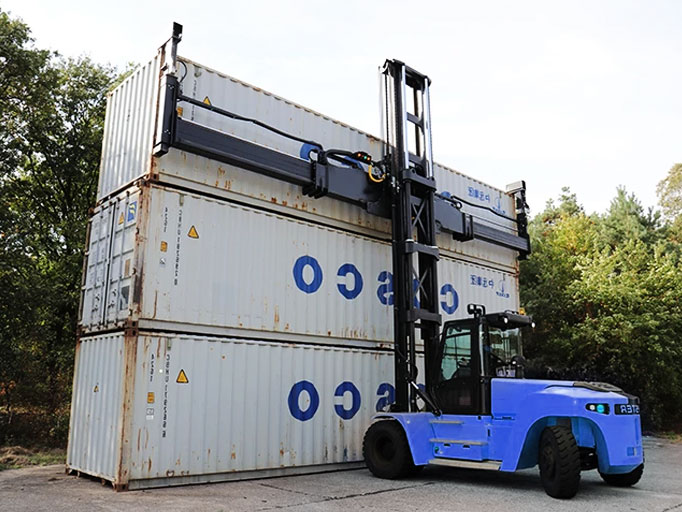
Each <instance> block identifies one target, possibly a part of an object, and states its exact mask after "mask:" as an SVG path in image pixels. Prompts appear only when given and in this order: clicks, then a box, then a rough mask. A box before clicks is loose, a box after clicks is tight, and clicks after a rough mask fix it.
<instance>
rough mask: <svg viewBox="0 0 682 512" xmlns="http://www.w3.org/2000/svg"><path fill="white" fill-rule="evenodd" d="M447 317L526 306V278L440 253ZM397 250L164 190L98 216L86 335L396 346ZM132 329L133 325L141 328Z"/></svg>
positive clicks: (87, 281) (89, 265) (84, 305)
mask: <svg viewBox="0 0 682 512" xmlns="http://www.w3.org/2000/svg"><path fill="white" fill-rule="evenodd" d="M438 272H439V275H438V277H439V281H440V295H441V308H440V309H441V314H442V315H443V319H444V320H450V319H454V318H463V317H466V316H467V313H466V305H467V304H469V303H477V304H484V305H485V306H486V308H487V309H488V311H489V312H493V311H504V310H509V309H511V310H518V308H519V298H518V279H517V278H518V275H517V274H516V273H510V272H507V271H505V270H503V269H498V268H493V267H490V266H484V265H476V264H472V263H470V262H468V261H461V260H458V259H455V258H451V257H448V256H443V257H442V258H441V260H440V261H439V264H438ZM391 279H392V278H391V246H390V243H388V242H386V241H384V240H381V239H377V238H372V237H368V236H363V235H359V234H356V233H352V232H347V231H341V230H338V229H334V228H331V227H328V226H323V225H319V224H313V223H310V222H306V221H303V220H301V219H297V218H294V217H286V216H283V215H280V214H276V213H272V212H268V211H264V210H257V209H254V208H250V207H247V206H243V205H239V204H234V203H230V202H227V201H223V200H218V199H212V198H207V197H204V196H200V195H197V194H192V193H187V192H184V191H178V190H173V189H168V188H162V187H159V186H156V185H153V186H152V185H144V186H142V187H141V188H138V187H131V188H130V189H129V190H127V191H126V192H124V193H122V194H120V195H119V196H117V197H116V198H114V199H112V200H110V201H108V202H104V203H102V204H101V205H100V206H99V207H98V208H97V209H96V210H95V213H94V215H93V217H92V220H91V231H90V239H89V243H88V252H87V255H86V265H85V277H84V280H83V281H84V285H83V291H82V302H81V327H82V330H83V331H84V332H86V333H89V332H90V333H91V332H98V331H102V330H105V329H114V328H117V327H123V326H125V325H137V326H139V327H140V328H154V329H167V330H171V331H183V332H195V333H214V334H221V335H238V336H252V337H254V338H258V339H262V338H264V337H265V338H271V339H287V340H290V341H308V342H315V343H332V344H342V345H357V346H376V345H377V344H379V345H380V346H381V345H383V344H389V343H392V342H393V307H392V299H393V297H392V282H391ZM131 322H136V324H133V323H131Z"/></svg>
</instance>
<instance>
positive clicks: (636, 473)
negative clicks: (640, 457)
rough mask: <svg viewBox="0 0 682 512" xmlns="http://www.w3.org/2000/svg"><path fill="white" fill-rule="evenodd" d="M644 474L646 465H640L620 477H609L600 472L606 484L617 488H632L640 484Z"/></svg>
mask: <svg viewBox="0 0 682 512" xmlns="http://www.w3.org/2000/svg"><path fill="white" fill-rule="evenodd" d="M643 472H644V464H640V465H639V466H637V467H636V468H635V469H633V470H632V471H630V472H629V473H621V474H619V475H608V474H606V473H602V472H601V471H600V472H599V475H600V476H601V477H602V478H603V479H604V482H606V483H607V484H609V485H613V486H615V487H630V486H632V485H635V484H636V483H637V482H639V479H640V478H642V473H643Z"/></svg>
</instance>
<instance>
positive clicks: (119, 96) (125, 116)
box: [97, 56, 160, 201]
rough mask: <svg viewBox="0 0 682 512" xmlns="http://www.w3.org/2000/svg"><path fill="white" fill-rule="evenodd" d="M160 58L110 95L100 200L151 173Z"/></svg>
mask: <svg viewBox="0 0 682 512" xmlns="http://www.w3.org/2000/svg"><path fill="white" fill-rule="evenodd" d="M159 63H160V59H159V57H158V56H157V57H156V58H154V59H153V60H151V61H150V62H148V63H147V64H145V65H144V66H142V67H140V68H138V69H137V70H136V71H135V72H134V73H133V74H132V75H130V76H129V77H128V78H126V79H125V80H124V81H123V83H121V84H120V85H119V86H118V87H116V88H115V89H114V90H113V91H112V92H111V94H110V96H109V100H108V104H107V113H106V119H105V130H104V140H103V142H102V158H101V164H100V178H99V189H98V192H97V200H98V201H100V200H102V199H103V198H105V197H107V196H109V195H110V194H112V193H113V192H115V191H116V190H118V189H120V188H122V187H124V186H125V185H127V184H129V183H131V182H132V181H134V180H135V179H137V178H138V177H140V176H142V175H144V174H146V173H147V172H149V169H150V166H151V154H152V146H153V142H154V129H155V126H156V104H157V99H158V88H159V65H160V64H159Z"/></svg>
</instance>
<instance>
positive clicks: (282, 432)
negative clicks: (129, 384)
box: [130, 335, 393, 480]
mask: <svg viewBox="0 0 682 512" xmlns="http://www.w3.org/2000/svg"><path fill="white" fill-rule="evenodd" d="M137 372H138V373H137V375H136V383H139V384H136V390H135V393H136V394H135V402H134V428H133V429H132V436H133V437H132V439H131V440H130V441H131V445H132V447H133V456H132V459H131V461H132V462H131V472H130V478H131V480H138V479H147V478H159V477H164V478H166V477H171V478H172V477H179V476H188V475H203V474H211V473H221V472H230V471H248V470H257V469H272V468H281V467H291V466H306V465H312V464H330V463H340V462H350V461H358V460H361V459H362V436H363V434H364V431H365V429H366V428H367V425H368V424H369V421H370V419H371V417H372V415H373V414H374V413H375V411H376V410H377V407H378V406H379V407H383V406H385V405H386V404H387V403H388V397H389V395H390V393H391V391H390V390H392V385H391V382H392V375H393V373H392V372H393V358H392V355H391V353H390V352H380V351H368V350H359V349H340V348H331V347H322V346H303V345H295V344H286V343H272V342H259V341H244V340H235V339H229V338H206V337H201V336H182V335H168V336H164V337H157V336H142V335H141V336H140V338H139V344H138V367H137Z"/></svg>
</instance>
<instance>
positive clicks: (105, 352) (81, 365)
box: [67, 333, 124, 481]
mask: <svg viewBox="0 0 682 512" xmlns="http://www.w3.org/2000/svg"><path fill="white" fill-rule="evenodd" d="M77 353H78V356H77V359H76V368H75V377H74V387H73V397H72V401H73V404H72V416H71V428H70V430H69V451H68V455H67V466H68V467H69V468H70V469H73V470H77V471H82V472H84V473H88V474H90V475H94V476H99V477H102V478H106V479H108V480H112V481H113V480H114V479H115V476H116V465H117V461H118V457H119V453H120V450H121V445H120V432H119V431H120V426H121V414H122V400H123V375H124V368H123V357H124V343H123V335H122V334H120V333H119V334H105V335H100V336H95V337H92V338H83V339H82V340H81V342H80V344H79V347H78V351H77Z"/></svg>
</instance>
